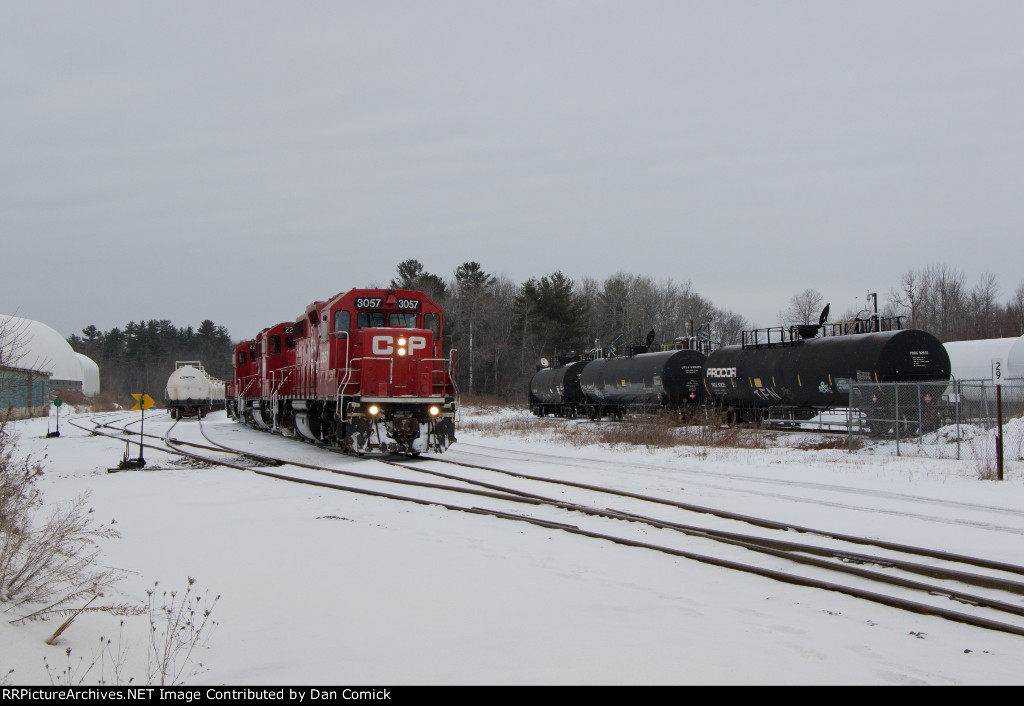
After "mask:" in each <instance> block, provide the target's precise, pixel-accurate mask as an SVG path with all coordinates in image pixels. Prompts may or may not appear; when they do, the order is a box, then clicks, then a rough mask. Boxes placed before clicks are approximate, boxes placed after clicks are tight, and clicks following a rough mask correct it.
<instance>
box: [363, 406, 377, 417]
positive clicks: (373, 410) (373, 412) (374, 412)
mask: <svg viewBox="0 0 1024 706" xmlns="http://www.w3.org/2000/svg"><path fill="white" fill-rule="evenodd" d="M366 411H367V412H369V413H370V416H371V417H376V416H377V415H378V414H380V407H378V406H377V405H375V404H372V405H370V408H369V409H368V410H366Z"/></svg>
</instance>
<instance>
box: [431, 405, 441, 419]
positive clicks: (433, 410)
mask: <svg viewBox="0 0 1024 706" xmlns="http://www.w3.org/2000/svg"><path fill="white" fill-rule="evenodd" d="M440 413H441V410H440V409H438V408H437V407H436V406H435V407H431V408H430V416H431V417H436V416H437V415H439V414H440Z"/></svg>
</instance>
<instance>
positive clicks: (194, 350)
mask: <svg viewBox="0 0 1024 706" xmlns="http://www.w3.org/2000/svg"><path fill="white" fill-rule="evenodd" d="M366 286H368V287H379V286H389V287H391V288H395V289H411V290H418V291H422V292H424V293H426V294H427V296H429V297H430V298H431V299H433V300H434V302H435V303H437V304H438V305H439V306H440V307H441V308H442V310H443V311H444V316H445V341H444V343H445V350H446V352H450V351H451V350H452V349H455V350H456V351H457V353H456V367H455V379H456V383H457V385H458V387H459V389H460V391H461V392H462V393H464V394H489V395H495V396H498V397H503V398H516V397H519V396H521V395H522V394H524V390H525V388H526V384H527V382H528V380H529V378H530V376H531V375H532V374H533V372H534V371H535V370H536V365H537V363H538V361H539V360H540V359H541V358H547V359H548V360H549V361H552V362H554V361H557V360H558V358H559V357H560V356H562V355H566V354H569V353H572V352H575V353H576V354H582V353H584V352H585V351H587V350H589V349H593V348H607V347H608V346H610V345H616V346H618V348H619V349H620V350H622V349H624V348H625V347H626V346H627V345H628V344H630V343H641V342H645V341H646V338H647V335H648V332H650V331H652V330H653V331H654V332H655V341H656V342H658V343H671V341H672V340H673V339H674V338H675V337H678V336H684V337H689V336H697V337H699V338H702V339H705V340H711V341H713V342H714V343H715V344H721V345H729V344H734V343H739V342H740V341H741V339H742V332H743V331H744V330H745V329H749V328H750V327H751V324H750V323H749V322H748V321H747V319H745V318H744V317H743V316H741V315H740V314H737V313H735V312H733V311H729V310H727V309H723V308H720V307H717V306H715V305H714V303H712V302H711V301H710V300H708V299H707V298H705V297H704V296H702V295H701V294H699V293H698V292H697V291H695V290H694V288H693V285H692V284H691V283H690V282H689V281H683V282H675V281H673V280H671V279H668V280H662V281H656V280H655V279H654V278H653V277H649V276H646V275H635V274H629V273H625V272H619V273H616V274H614V275H612V276H610V277H607V278H605V279H604V280H597V279H594V278H591V277H584V278H582V279H581V280H578V281H576V280H573V279H571V278H569V277H567V276H566V275H565V274H564V273H562V272H561V271H555V272H551V273H549V274H545V275H542V276H539V277H531V278H529V279H527V280H526V281H525V282H514V281H512V280H511V279H509V278H508V277H506V276H505V275H503V274H498V273H493V272H488V271H486V270H485V269H484V268H483V266H482V265H481V264H480V263H479V262H475V261H474V262H465V263H463V264H461V265H459V266H458V267H456V268H455V270H454V271H453V273H452V275H451V276H449V277H444V276H441V275H438V274H434V273H431V272H427V271H426V270H425V269H424V266H423V264H422V263H420V262H419V261H418V260H416V259H407V260H404V261H402V262H400V263H399V264H398V266H397V268H396V276H395V277H394V278H393V279H392V280H391V281H390V282H389V283H388V284H387V285H380V284H379V283H370V284H368V285H366ZM824 303H825V298H824V297H823V296H822V295H821V294H820V293H819V292H817V291H816V290H813V289H808V290H804V291H803V292H800V293H797V294H794V295H793V297H792V298H791V299H790V301H789V307H788V308H787V309H785V310H783V311H780V312H779V321H778V323H779V324H780V325H790V324H797V323H817V321H818V318H819V315H820V313H821V311H822V308H823V305H824ZM878 306H879V313H881V314H882V315H884V316H902V317H903V325H904V328H919V329H923V330H925V331H928V332H930V333H932V334H934V335H935V336H937V337H938V338H939V339H940V340H942V341H943V342H946V341H956V340H974V339H981V338H1003V337H1010V336H1020V335H1021V334H1022V333H1024V284H1021V285H1020V286H1018V287H1017V290H1016V291H1015V292H1014V294H1013V295H1012V297H1011V298H1010V300H1009V301H1008V302H1000V301H999V287H998V284H997V283H996V280H995V277H994V276H992V275H983V276H982V277H981V280H980V282H979V283H978V284H977V285H975V286H973V287H972V286H968V284H967V283H966V279H965V277H964V275H963V273H962V272H959V271H958V270H956V269H955V268H951V267H949V266H946V265H930V266H926V267H922V268H918V269H911V270H908V271H907V272H905V273H904V274H903V276H902V277H901V278H900V282H899V283H898V284H897V285H896V286H895V287H893V288H892V289H891V290H889V292H888V293H887V295H886V294H883V295H882V299H881V300H880V301H878ZM866 313H868V312H867V311H859V312H857V311H845V312H833V313H832V315H831V316H830V317H829V320H830V321H839V320H849V319H852V318H855V317H857V316H864V315H865V314H866ZM68 342H69V343H70V344H71V345H72V347H73V348H74V349H75V350H76V351H79V352H81V353H84V354H85V355H87V356H89V357H90V358H92V359H93V360H95V361H96V363H97V364H98V365H99V366H100V378H101V381H102V384H103V389H104V391H107V392H111V393H114V394H127V393H130V392H140V391H143V390H146V391H154V390H155V391H157V392H160V393H162V391H163V387H164V384H165V383H166V380H167V377H168V375H170V373H171V371H173V369H174V362H175V361H176V360H201V361H202V362H203V364H204V366H205V367H206V368H207V370H208V372H209V373H210V374H211V375H213V376H214V377H217V378H220V379H222V380H226V379H229V378H230V376H231V354H232V347H233V345H234V344H233V343H232V341H231V337H230V335H229V334H228V331H227V329H226V328H225V327H223V326H217V325H216V324H214V323H213V322H212V321H209V320H206V321H203V322H202V324H200V326H199V328H198V329H196V330H193V329H192V328H191V327H186V328H184V329H178V328H176V327H175V326H174V325H173V324H171V322H170V321H166V320H162V321H156V320H150V321H140V322H138V323H135V322H129V323H128V325H126V326H125V327H124V328H123V329H118V328H114V329H111V330H110V331H108V332H103V331H100V330H98V329H97V328H96V327H95V326H88V327H86V328H85V329H83V331H82V335H81V336H77V335H73V336H71V337H70V338H69V339H68Z"/></svg>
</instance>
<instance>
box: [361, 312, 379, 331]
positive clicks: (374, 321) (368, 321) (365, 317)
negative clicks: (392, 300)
mask: <svg viewBox="0 0 1024 706" xmlns="http://www.w3.org/2000/svg"><path fill="white" fill-rule="evenodd" d="M356 326H358V327H359V328H383V327H384V312H382V311H360V312H359V314H358V315H357V316H356Z"/></svg>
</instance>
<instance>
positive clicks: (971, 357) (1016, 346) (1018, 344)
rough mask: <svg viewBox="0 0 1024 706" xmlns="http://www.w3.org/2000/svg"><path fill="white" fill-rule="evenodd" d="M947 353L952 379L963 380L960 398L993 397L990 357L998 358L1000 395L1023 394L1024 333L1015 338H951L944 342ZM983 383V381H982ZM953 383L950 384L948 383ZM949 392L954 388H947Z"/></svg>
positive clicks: (991, 358) (1017, 396)
mask: <svg viewBox="0 0 1024 706" xmlns="http://www.w3.org/2000/svg"><path fill="white" fill-rule="evenodd" d="M943 345H944V346H945V348H946V353H947V354H949V363H950V367H951V369H952V375H953V379H954V380H959V381H976V382H965V384H964V385H963V386H962V388H961V399H963V400H964V401H970V402H979V401H983V400H994V399H995V387H994V386H993V385H992V360H993V359H996V358H998V359H1001V360H1003V361H1004V363H1005V365H1006V368H1005V370H1004V371H1003V377H1004V380H1005V384H1004V387H1003V396H1004V399H1005V398H1006V397H1008V396H1009V397H1010V398H1012V399H1019V398H1021V397H1024V336H1019V337H1017V338H988V339H984V340H981V341H952V342H950V343H946V344H943ZM982 381H984V382H985V384H984V385H982V384H981V382H982ZM951 387H952V386H951ZM950 394H954V391H953V390H952V389H950Z"/></svg>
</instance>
